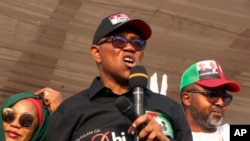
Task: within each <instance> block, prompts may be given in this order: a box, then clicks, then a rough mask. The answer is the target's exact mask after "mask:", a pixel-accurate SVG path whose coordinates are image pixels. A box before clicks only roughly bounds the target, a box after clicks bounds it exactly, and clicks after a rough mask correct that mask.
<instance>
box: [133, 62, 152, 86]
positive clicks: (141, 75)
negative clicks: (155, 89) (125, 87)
mask: <svg viewBox="0 0 250 141" xmlns="http://www.w3.org/2000/svg"><path fill="white" fill-rule="evenodd" d="M147 83H148V73H147V71H146V69H145V68H144V67H143V66H140V65H138V66H134V67H133V68H132V69H131V70H130V75H129V85H130V87H131V88H135V87H143V88H146V87H147Z"/></svg>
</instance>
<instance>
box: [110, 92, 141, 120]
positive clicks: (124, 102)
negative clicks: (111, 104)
mask: <svg viewBox="0 0 250 141" xmlns="http://www.w3.org/2000/svg"><path fill="white" fill-rule="evenodd" d="M115 105H116V107H117V108H118V110H119V111H120V112H121V113H122V115H124V116H126V117H127V118H128V119H129V120H130V121H131V122H134V121H135V119H136V118H137V117H138V114H137V113H136V112H135V109H134V105H133V103H132V102H131V101H130V100H129V99H128V98H127V97H125V96H120V97H118V98H117V99H116V101H115Z"/></svg>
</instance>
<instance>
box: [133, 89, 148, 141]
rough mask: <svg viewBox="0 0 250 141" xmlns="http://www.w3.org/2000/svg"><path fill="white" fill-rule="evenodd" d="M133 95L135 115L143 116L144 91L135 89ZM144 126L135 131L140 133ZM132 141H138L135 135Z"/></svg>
mask: <svg viewBox="0 0 250 141" xmlns="http://www.w3.org/2000/svg"><path fill="white" fill-rule="evenodd" d="M133 95H134V109H135V112H136V114H137V115H138V116H140V115H142V114H144V108H143V98H144V97H143V96H144V91H143V88H141V87H135V88H134V89H133ZM144 126H145V125H141V126H139V127H138V129H137V131H139V132H140V131H141V129H142V128H143V127H144ZM134 141H139V136H138V135H135V138H134Z"/></svg>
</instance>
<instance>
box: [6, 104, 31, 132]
mask: <svg viewBox="0 0 250 141" xmlns="http://www.w3.org/2000/svg"><path fill="white" fill-rule="evenodd" d="M15 118H16V113H15V110H14V109H12V108H9V107H6V108H4V109H3V114H2V119H3V121H4V122H6V123H11V122H13V121H14V120H15ZM33 121H34V116H32V115H31V114H28V113H23V114H22V115H21V116H20V117H19V124H20V125H21V126H22V127H26V128H28V127H31V125H32V123H33Z"/></svg>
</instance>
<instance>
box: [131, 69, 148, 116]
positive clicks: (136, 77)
mask: <svg viewBox="0 0 250 141" xmlns="http://www.w3.org/2000/svg"><path fill="white" fill-rule="evenodd" d="M147 82H148V74H147V71H146V69H145V68H144V67H143V66H139V65H138V66H135V67H133V68H132V69H131V71H130V75H129V85H130V88H131V89H132V92H133V95H134V108H135V112H136V113H137V114H138V115H142V114H144V108H143V98H144V88H146V86H147Z"/></svg>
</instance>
